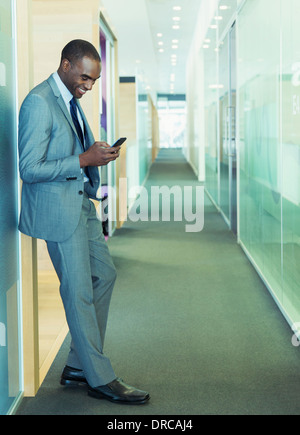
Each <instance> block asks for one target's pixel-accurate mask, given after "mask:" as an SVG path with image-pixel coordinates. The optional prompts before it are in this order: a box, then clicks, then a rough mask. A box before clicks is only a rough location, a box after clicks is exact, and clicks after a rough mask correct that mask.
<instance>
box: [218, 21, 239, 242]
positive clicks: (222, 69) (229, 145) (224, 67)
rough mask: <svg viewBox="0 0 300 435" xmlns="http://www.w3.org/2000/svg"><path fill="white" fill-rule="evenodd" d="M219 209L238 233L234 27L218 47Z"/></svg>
mask: <svg viewBox="0 0 300 435" xmlns="http://www.w3.org/2000/svg"><path fill="white" fill-rule="evenodd" d="M219 81H220V94H219V110H220V138H219V147H220V150H219V151H220V209H221V212H222V214H223V216H224V218H225V220H226V222H227V223H228V225H229V227H230V228H231V230H232V231H233V232H234V233H235V234H236V232H237V185H236V175H237V174H236V28H235V23H234V24H233V26H232V27H231V29H230V30H229V32H228V34H227V35H226V36H225V38H224V40H223V41H222V42H221V43H220V46H219Z"/></svg>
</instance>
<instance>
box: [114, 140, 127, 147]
mask: <svg viewBox="0 0 300 435" xmlns="http://www.w3.org/2000/svg"><path fill="white" fill-rule="evenodd" d="M125 140H127V137H121V138H120V139H118V140H117V142H115V143H114V144H113V145H112V146H111V148H113V147H118V146H121V145H122V144H123V143H124V142H125Z"/></svg>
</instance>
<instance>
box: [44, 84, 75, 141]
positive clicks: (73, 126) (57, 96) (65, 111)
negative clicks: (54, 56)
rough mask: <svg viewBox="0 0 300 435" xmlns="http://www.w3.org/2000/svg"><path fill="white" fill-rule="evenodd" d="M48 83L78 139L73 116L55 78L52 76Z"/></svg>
mask: <svg viewBox="0 0 300 435" xmlns="http://www.w3.org/2000/svg"><path fill="white" fill-rule="evenodd" d="M48 83H49V85H50V87H51V89H52V91H53V94H54V96H55V97H56V98H57V104H58V106H59V107H60V109H61V111H62V112H63V114H64V116H65V117H66V119H67V121H68V123H69V124H70V126H71V128H72V130H73V131H74V133H75V134H76V136H77V137H78V135H77V131H76V128H75V125H74V123H73V121H72V118H71V115H70V113H69V111H68V109H67V107H66V104H65V102H64V99H63V97H62V96H61V93H60V91H59V89H58V87H57V84H56V82H55V80H54V78H53V77H52V76H50V77H49V78H48ZM78 139H79V138H78Z"/></svg>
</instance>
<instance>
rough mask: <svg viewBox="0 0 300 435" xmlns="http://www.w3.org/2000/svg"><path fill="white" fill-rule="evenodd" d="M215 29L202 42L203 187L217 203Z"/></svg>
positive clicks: (210, 30)
mask: <svg viewBox="0 0 300 435" xmlns="http://www.w3.org/2000/svg"><path fill="white" fill-rule="evenodd" d="M216 48H217V31H216V29H211V28H210V29H209V31H208V33H207V35H206V38H205V40H204V44H203V62H204V112H205V174H206V175H205V179H206V180H205V187H206V189H207V191H208V193H209V194H210V196H211V197H212V199H213V200H214V202H215V203H216V204H219V187H218V186H219V161H218V125H217V123H218V113H217V110H218V73H217V51H216Z"/></svg>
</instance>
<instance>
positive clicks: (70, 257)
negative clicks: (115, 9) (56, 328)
mask: <svg viewBox="0 0 300 435" xmlns="http://www.w3.org/2000/svg"><path fill="white" fill-rule="evenodd" d="M46 242H47V247H48V252H49V255H50V258H51V260H52V263H53V266H54V268H55V270H56V273H57V275H58V277H59V280H60V294H61V297H62V301H63V304H64V308H65V313H66V318H67V322H68V326H69V329H70V334H71V337H72V343H71V349H70V353H69V357H68V361H67V365H69V366H70V367H73V368H77V369H80V370H83V371H84V374H85V376H86V379H87V381H88V383H89V385H90V386H91V387H93V388H95V387H99V386H101V385H106V384H108V383H109V382H111V381H113V380H114V379H116V375H115V373H114V370H113V368H112V366H111V363H110V360H109V358H108V357H107V356H105V355H104V353H103V346H104V339H105V331H106V325H107V318H108V311H109V305H110V300H111V295H112V291H113V287H114V284H115V280H116V269H115V266H114V264H113V261H112V258H111V255H110V253H109V250H108V247H107V243H106V241H105V238H104V235H103V231H102V224H101V222H100V221H99V220H98V219H97V216H96V209H95V206H94V204H93V203H92V201H90V200H89V198H88V196H87V194H86V193H84V198H83V205H82V211H81V216H80V221H79V224H78V227H77V228H76V230H75V232H74V233H73V235H72V236H71V237H70V238H69V239H68V240H66V241H64V242H62V243H57V242H49V241H46Z"/></svg>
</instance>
